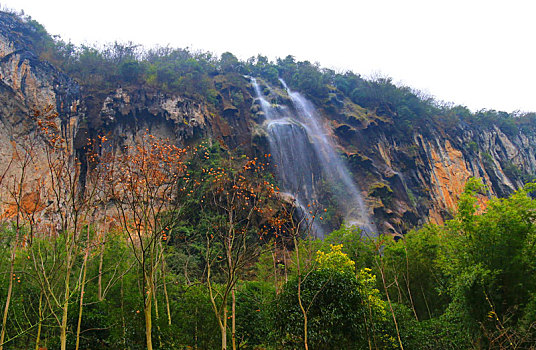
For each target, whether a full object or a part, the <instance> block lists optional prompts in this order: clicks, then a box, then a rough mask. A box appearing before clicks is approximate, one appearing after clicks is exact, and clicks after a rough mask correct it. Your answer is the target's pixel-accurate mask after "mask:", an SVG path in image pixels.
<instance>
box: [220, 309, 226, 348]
mask: <svg viewBox="0 0 536 350" xmlns="http://www.w3.org/2000/svg"><path fill="white" fill-rule="evenodd" d="M220 330H221V350H227V305H225V306H224V307H223V324H222V325H220Z"/></svg>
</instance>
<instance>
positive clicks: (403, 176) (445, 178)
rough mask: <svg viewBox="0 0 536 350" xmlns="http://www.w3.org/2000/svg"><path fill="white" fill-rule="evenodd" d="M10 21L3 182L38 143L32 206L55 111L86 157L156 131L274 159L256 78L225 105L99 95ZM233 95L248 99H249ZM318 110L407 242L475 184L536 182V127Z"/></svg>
mask: <svg viewBox="0 0 536 350" xmlns="http://www.w3.org/2000/svg"><path fill="white" fill-rule="evenodd" d="M0 15H1V18H0V144H1V145H2V146H1V148H0V176H4V183H3V185H5V184H6V183H9V181H13V179H15V178H16V176H17V172H18V171H19V170H20V154H21V152H22V151H23V148H24V147H27V146H26V145H27V144H28V142H29V140H33V141H32V142H30V143H31V144H32V145H33V146H32V147H33V149H34V157H33V164H32V171H29V173H28V175H27V176H28V178H30V179H32V181H33V182H32V181H29V185H28V186H26V188H24V192H25V194H24V198H25V199H24V205H25V206H31V205H32V203H36V204H35V206H34V207H35V210H42V209H43V208H45V207H46V203H47V202H48V201H49V200H50V199H48V198H47V193H46V191H41V190H37V187H38V186H41V187H43V184H45V187H46V170H45V168H44V164H45V163H46V157H45V153H44V151H43V147H41V146H42V145H43V141H40V139H39V137H38V136H37V125H36V122H35V120H34V119H33V118H32V114H33V110H41V111H44V110H47V111H48V112H47V113H49V114H52V115H54V118H53V121H54V123H55V124H56V125H57V127H58V128H59V129H60V130H61V133H62V136H63V137H64V138H66V139H67V141H68V142H69V144H70V145H71V147H70V149H71V150H72V153H73V156H77V157H83V156H84V146H86V144H87V141H88V139H90V138H94V137H95V136H97V135H106V136H107V138H108V139H110V140H111V144H112V145H114V146H115V147H116V149H117V150H120V149H121V148H122V147H121V146H123V145H126V144H133V143H135V142H136V140H137V139H138V138H139V137H141V136H142V135H143V134H144V133H145V132H147V131H148V132H149V133H150V134H153V135H154V136H156V137H159V138H167V139H169V140H170V141H171V142H173V143H175V144H178V145H184V144H188V143H193V142H196V141H199V140H202V139H207V138H208V139H213V140H215V139H218V140H220V141H221V142H225V143H226V144H227V145H229V146H230V147H237V146H240V147H241V149H243V150H244V151H245V152H250V153H256V152H258V153H261V154H262V153H264V152H266V150H267V147H268V145H267V141H266V133H265V132H264V131H263V129H262V123H263V121H264V119H265V118H264V116H263V115H262V111H260V108H258V105H256V104H255V103H254V100H255V98H254V97H253V96H255V93H254V91H253V88H252V87H251V85H250V84H249V80H248V79H246V78H244V77H242V76H239V75H237V74H235V75H232V74H219V75H217V76H215V77H214V82H213V83H214V87H215V90H216V91H217V99H218V104H217V106H218V107H216V106H215V105H211V104H209V103H208V102H207V101H202V100H194V99H192V98H188V97H185V96H179V95H171V94H167V93H164V92H162V91H158V90H155V89H151V88H148V87H141V86H140V87H136V88H132V87H129V88H127V87H119V86H118V87H116V88H115V89H112V90H110V91H101V92H99V93H98V94H96V93H90V92H87V91H84V89H83V88H81V87H80V86H79V84H78V83H76V82H75V81H74V80H72V79H71V78H70V77H68V76H67V75H65V74H64V73H62V72H61V71H59V70H58V69H57V68H55V67H54V66H52V65H51V64H49V63H48V62H46V61H44V60H42V59H40V58H39V57H37V56H36V55H35V53H34V49H33V46H32V42H31V41H30V40H28V39H27V38H28V37H29V36H31V34H32V33H31V32H29V30H30V29H29V28H30V27H29V26H27V25H26V24H25V23H23V22H21V21H20V20H19V19H18V18H16V17H15V16H11V15H8V14H4V13H2V14H0ZM268 90H270V89H268ZM271 90H272V91H273V93H274V96H271V99H269V100H270V101H271V103H278V104H280V105H282V106H284V105H287V106H289V105H290V100H289V98H288V96H285V93H284V92H282V91H283V90H282V89H281V88H280V87H273V88H272V89H271ZM230 96H235V97H236V96H239V97H240V98H239V99H238V100H239V101H238V102H237V101H236V100H232V98H231V97H230ZM267 99H268V97H267ZM326 106H328V107H329V108H326ZM318 112H319V113H320V114H321V115H322V116H323V117H324V118H325V121H326V122H325V127H326V131H327V132H328V133H330V134H331V135H332V136H333V137H334V139H335V140H336V141H337V142H338V144H339V146H338V150H339V153H340V154H341V157H345V158H346V163H347V165H348V167H349V169H350V170H351V172H352V175H353V179H354V180H355V181H356V182H357V183H358V184H359V187H360V188H361V189H362V192H363V197H364V198H365V199H366V202H367V205H368V208H369V210H370V214H371V217H373V218H374V221H375V224H376V226H377V227H378V229H379V230H380V231H382V232H383V233H393V234H403V233H405V232H407V231H408V230H409V229H411V228H412V227H415V226H419V225H422V224H424V223H426V222H435V223H441V222H443V221H444V220H445V219H447V218H449V217H450V216H451V213H452V211H453V210H454V208H455V206H456V202H457V199H458V196H459V194H460V193H461V192H462V190H463V188H464V185H465V182H466V181H467V179H468V178H469V177H471V176H475V177H479V178H482V179H483V181H484V183H485V184H486V185H487V186H488V188H489V192H490V195H491V194H493V195H498V196H506V195H508V194H509V193H511V192H512V191H514V190H515V189H517V188H519V187H521V186H522V185H523V183H524V181H526V180H527V178H528V177H529V176H532V175H534V174H536V133H535V132H534V130H528V131H526V130H525V131H523V132H521V131H519V132H518V133H517V134H508V135H507V134H505V133H504V132H503V131H501V129H499V128H498V127H497V126H491V127H486V128H482V127H476V126H470V125H466V124H461V123H460V124H459V125H456V126H455V127H451V128H449V129H448V131H447V130H444V129H441V128H439V127H437V126H433V125H431V126H430V128H429V129H428V130H426V132H413V133H412V134H405V135H401V134H400V133H397V130H398V124H397V121H396V120H394V119H392V118H388V117H385V116H380V115H377V114H376V113H374V112H373V111H369V110H366V109H364V108H362V107H360V106H358V105H356V104H354V103H352V102H351V101H350V100H349V99H347V98H345V97H344V96H340V95H339V94H336V93H333V94H330V99H329V101H327V102H326V103H325V104H324V106H323V109H319V111H318ZM535 129H536V128H535ZM17 164H19V165H17ZM2 174H5V175H2ZM82 175H83V174H82ZM43 179H45V180H43ZM6 188H7V187H6V186H4V189H3V190H2V191H1V193H0V195H1V197H0V199H1V200H2V207H3V208H4V209H3V210H2V214H1V215H3V216H4V217H5V216H9V215H10V214H9V213H10V210H11V211H12V206H13V203H12V202H13V201H12V200H10V199H9V193H8V192H9V191H7V190H6ZM9 208H11V209H9Z"/></svg>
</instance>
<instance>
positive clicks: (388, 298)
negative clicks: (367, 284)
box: [379, 258, 404, 350]
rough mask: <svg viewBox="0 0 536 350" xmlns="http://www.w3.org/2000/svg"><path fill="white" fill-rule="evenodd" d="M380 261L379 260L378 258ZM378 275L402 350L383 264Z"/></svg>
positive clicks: (402, 346)
mask: <svg viewBox="0 0 536 350" xmlns="http://www.w3.org/2000/svg"><path fill="white" fill-rule="evenodd" d="M380 261H381V258H380ZM379 268H380V274H381V276H382V282H383V289H384V290H385V295H386V296H387V302H388V303H389V309H390V310H391V315H393V321H394V323H395V329H396V336H397V338H398V344H399V345H400V349H401V350H404V345H402V339H401V338H400V331H399V330H398V322H396V316H395V311H394V310H393V305H392V304H391V298H390V297H389V290H388V289H387V284H386V283H385V273H384V271H383V264H382V265H380V266H379Z"/></svg>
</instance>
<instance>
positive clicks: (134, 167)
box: [105, 132, 188, 350]
mask: <svg viewBox="0 0 536 350" xmlns="http://www.w3.org/2000/svg"><path fill="white" fill-rule="evenodd" d="M187 154H188V152H187V148H180V147H178V146H176V145H173V144H171V143H170V141H169V140H161V139H157V138H156V137H154V136H153V135H150V134H148V133H147V132H146V133H145V134H144V135H143V137H141V138H140V139H139V140H137V142H135V144H134V145H131V146H123V147H122V148H119V149H117V151H116V154H115V156H114V157H113V158H112V159H111V160H110V161H109V162H108V164H107V175H106V177H105V178H106V181H108V182H110V183H112V186H111V191H110V195H111V198H109V199H110V201H111V202H113V203H114V204H115V205H114V207H115V210H116V212H117V217H118V220H119V222H120V223H121V227H122V229H123V231H124V232H125V235H126V237H127V240H128V242H129V246H130V248H131V250H132V252H133V255H134V257H135V260H136V263H137V266H138V271H139V272H140V275H139V279H140V285H141V293H142V298H143V310H144V316H145V336H146V343H147V349H149V350H151V349H152V348H153V345H152V312H153V302H154V303H156V302H157V299H156V297H157V294H156V288H157V278H158V276H159V271H162V269H161V268H160V267H161V264H163V259H164V254H163V253H164V250H163V248H164V246H163V245H162V241H163V240H164V241H165V240H166V239H167V232H168V231H169V229H170V227H171V225H172V223H173V221H174V220H175V217H176V216H177V215H178V213H179V212H180V209H181V206H180V204H179V203H180V201H179V200H178V198H179V197H180V196H181V193H182V192H181V190H180V187H179V182H178V180H179V179H181V178H184V177H186V176H187V173H186V163H185V160H186V157H187ZM164 282H165V281H164ZM164 286H165V284H164ZM165 291H166V290H165ZM166 300H167V298H166ZM155 309H156V308H155ZM168 310H169V308H168ZM156 312H157V311H156ZM168 318H169V322H171V316H170V313H169V312H168Z"/></svg>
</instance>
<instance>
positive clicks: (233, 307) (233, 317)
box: [231, 284, 236, 350]
mask: <svg viewBox="0 0 536 350" xmlns="http://www.w3.org/2000/svg"><path fill="white" fill-rule="evenodd" d="M235 290H236V284H235V285H234V286H233V289H232V290H231V299H232V300H231V302H232V305H231V332H232V333H231V336H232V338H231V339H232V343H233V350H236V295H235Z"/></svg>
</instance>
